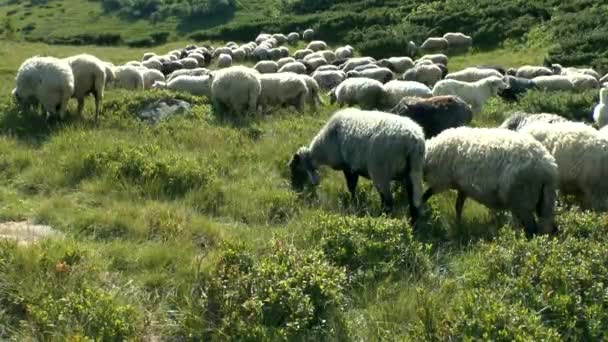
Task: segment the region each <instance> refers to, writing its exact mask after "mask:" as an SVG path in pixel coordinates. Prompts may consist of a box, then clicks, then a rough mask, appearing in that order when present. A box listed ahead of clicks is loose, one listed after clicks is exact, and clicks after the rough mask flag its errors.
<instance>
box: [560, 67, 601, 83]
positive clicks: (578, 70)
mask: <svg viewBox="0 0 608 342" xmlns="http://www.w3.org/2000/svg"><path fill="white" fill-rule="evenodd" d="M551 70H552V71H553V73H554V74H555V75H564V76H567V75H568V74H585V75H589V76H593V77H594V78H595V79H596V80H599V79H600V74H598V72H597V71H595V70H593V69H584V68H583V69H581V68H564V67H562V66H561V65H560V64H551Z"/></svg>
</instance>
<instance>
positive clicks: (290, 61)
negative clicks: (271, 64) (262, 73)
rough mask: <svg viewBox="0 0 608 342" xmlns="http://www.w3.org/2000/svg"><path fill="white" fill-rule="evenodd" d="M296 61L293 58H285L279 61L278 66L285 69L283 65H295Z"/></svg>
mask: <svg viewBox="0 0 608 342" xmlns="http://www.w3.org/2000/svg"><path fill="white" fill-rule="evenodd" d="M295 61H296V59H295V58H293V57H283V58H281V59H279V60H278V61H277V65H278V66H279V68H281V67H283V65H285V64H287V63H293V62H295ZM277 70H278V69H277Z"/></svg>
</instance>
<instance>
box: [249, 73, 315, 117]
mask: <svg viewBox="0 0 608 342" xmlns="http://www.w3.org/2000/svg"><path fill="white" fill-rule="evenodd" d="M259 78H260V82H261V85H262V91H261V93H260V97H259V98H258V105H259V106H260V107H261V108H262V111H265V109H266V108H267V106H268V105H278V106H281V105H289V104H294V105H295V106H296V109H297V110H298V111H300V112H301V111H302V110H304V104H305V103H306V98H307V96H308V88H307V87H306V82H305V81H304V80H303V79H302V78H300V77H299V75H298V74H294V73H287V72H286V73H276V74H262V75H260V77H259Z"/></svg>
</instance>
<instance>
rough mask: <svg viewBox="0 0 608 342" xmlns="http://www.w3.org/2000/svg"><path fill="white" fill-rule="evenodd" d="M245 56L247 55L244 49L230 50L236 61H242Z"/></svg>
mask: <svg viewBox="0 0 608 342" xmlns="http://www.w3.org/2000/svg"><path fill="white" fill-rule="evenodd" d="M245 57H247V52H245V50H243V49H241V48H237V49H234V50H232V59H233V60H235V61H236V62H242V61H244V60H245Z"/></svg>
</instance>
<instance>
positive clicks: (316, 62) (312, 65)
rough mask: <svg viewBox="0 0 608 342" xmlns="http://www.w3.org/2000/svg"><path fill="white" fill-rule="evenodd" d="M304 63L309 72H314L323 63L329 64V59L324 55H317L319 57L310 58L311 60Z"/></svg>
mask: <svg viewBox="0 0 608 342" xmlns="http://www.w3.org/2000/svg"><path fill="white" fill-rule="evenodd" d="M303 64H304V65H305V66H306V71H307V72H308V73H312V72H314V71H315V70H317V68H318V67H320V66H322V65H327V60H326V59H325V58H323V57H317V58H313V59H309V60H307V61H305V62H303Z"/></svg>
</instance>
